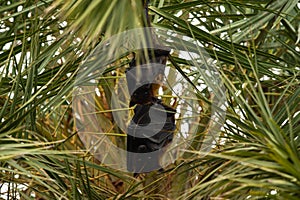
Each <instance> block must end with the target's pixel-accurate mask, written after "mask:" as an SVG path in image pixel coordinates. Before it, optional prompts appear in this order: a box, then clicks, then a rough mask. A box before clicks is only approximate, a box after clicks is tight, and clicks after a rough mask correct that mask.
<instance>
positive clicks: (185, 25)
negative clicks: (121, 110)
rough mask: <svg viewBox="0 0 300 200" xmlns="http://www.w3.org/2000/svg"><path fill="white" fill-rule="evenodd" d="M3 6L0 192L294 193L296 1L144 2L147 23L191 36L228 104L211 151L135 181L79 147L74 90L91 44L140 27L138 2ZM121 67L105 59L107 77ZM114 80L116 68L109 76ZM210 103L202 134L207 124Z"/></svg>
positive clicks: (299, 159)
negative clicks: (211, 67) (210, 61)
mask: <svg viewBox="0 0 300 200" xmlns="http://www.w3.org/2000/svg"><path fill="white" fill-rule="evenodd" d="M0 5H1V6H0V171H1V173H0V198H3V199H18V198H21V199H126V198H127V199H298V198H299V196H300V151H299V150H300V43H299V42H300V26H299V21H298V20H300V12H299V9H300V5H299V3H298V1H297V0H243V1H237V0H218V1H217V0H215V1H205V0H203V1H189V0H181V1H180V0H166V1H164V0H153V1H151V3H150V6H149V13H150V16H151V24H152V26H153V27H161V28H167V29H171V30H174V31H177V32H178V33H180V34H182V35H185V36H189V37H191V38H194V39H195V40H197V41H198V42H199V44H201V46H202V47H203V48H204V49H205V50H206V51H207V52H208V53H209V55H210V57H212V58H213V59H214V60H215V63H216V66H217V69H218V70H219V73H220V74H221V76H222V80H223V82H224V86H225V88H226V100H227V103H228V105H227V110H226V120H225V124H224V126H223V128H222V129H221V130H220V138H219V139H218V141H216V142H217V143H216V145H215V147H214V149H213V150H212V151H211V152H210V153H209V154H208V155H206V156H205V157H203V156H202V155H200V153H199V152H198V151H197V146H193V149H191V150H190V151H189V153H188V154H187V155H188V156H184V157H183V158H182V159H180V160H178V161H176V162H175V163H174V164H172V165H170V166H168V168H167V169H165V171H164V172H162V173H158V172H151V173H148V174H144V175H141V176H139V177H138V178H135V177H133V176H132V174H131V173H125V172H122V171H118V170H115V169H112V168H109V167H107V166H105V165H103V164H102V163H99V161H98V160H97V159H95V157H94V156H93V155H92V154H91V153H89V152H86V151H85V150H84V149H85V148H84V146H83V144H82V142H81V140H80V139H79V137H78V135H77V130H76V127H75V123H74V119H73V114H72V91H73V87H74V80H75V77H76V75H77V72H78V69H79V66H80V64H81V63H82V62H83V60H84V59H85V58H86V57H87V56H88V54H89V53H90V52H91V51H92V50H93V49H94V47H95V46H96V45H97V44H99V43H100V42H101V41H102V40H103V39H105V38H109V37H110V36H111V35H113V34H116V33H120V32H122V31H124V30H127V29H131V28H138V27H143V26H145V22H144V21H145V16H144V10H143V3H142V1H135V0H127V1H124V0H123V1H107V0H98V1H86V0H78V1H70V0H68V1H62V0H44V1H33V0H25V1H6V0H2V1H1V2H0ZM172 56H173V58H174V59H173V62H174V63H172V64H170V66H171V67H174V68H176V69H177V70H178V69H182V70H181V72H182V73H184V74H185V75H184V76H185V77H186V78H187V79H189V80H192V81H193V83H194V84H196V85H197V84H198V79H201V77H200V76H199V74H198V73H195V72H193V70H191V69H190V68H189V65H188V62H187V61H186V60H184V59H182V58H179V57H178V56H177V55H176V54H173V55H172ZM122 61H123V60H119V61H116V63H118V62H119V63H120V62H122ZM124 65H126V63H125V64H124ZM118 69H119V68H118V65H112V68H111V70H110V71H108V75H109V74H110V73H116V71H118ZM118 73H121V75H122V73H124V71H123V72H122V71H120V72H119V71H118ZM123 75H124V74H123ZM117 81H118V78H117V76H115V78H113V79H112V80H111V81H110V82H109V84H111V85H112V86H113V85H115V84H116V83H117ZM101 87H102V86H101ZM105 87H106V86H104V85H103V87H102V89H103V90H102V91H101V92H102V93H103V95H102V96H103V98H99V99H98V101H97V104H98V105H99V111H101V113H104V114H101V117H102V118H105V124H103V126H104V127H105V128H106V129H105V130H110V131H111V130H114V131H117V130H118V129H116V128H115V124H114V121H113V119H112V117H111V116H110V114H109V112H107V113H106V112H105V111H106V110H109V107H108V106H107V105H109V104H108V103H107V102H106V100H107V99H108V98H105V97H106V95H109V94H108V93H107V90H105ZM206 100H207V101H209V100H210V98H209V97H208V98H207V99H206ZM201 101H202V100H201V99H200V100H199V106H200V105H202V103H203V102H201ZM207 112H208V113H204V114H203V116H201V117H200V118H201V120H200V121H199V122H198V123H199V127H200V128H199V132H205V131H207V129H209V128H210V127H209V123H208V122H209V120H210V119H208V118H207V117H205V116H209V115H208V114H209V112H210V110H209V109H207ZM122 137H123V136H122ZM117 141H118V140H117Z"/></svg>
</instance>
